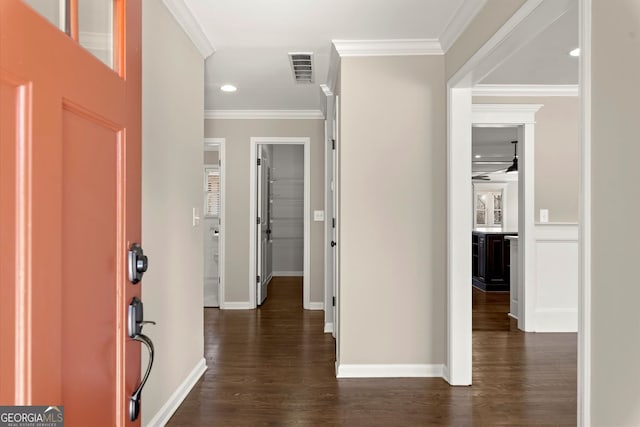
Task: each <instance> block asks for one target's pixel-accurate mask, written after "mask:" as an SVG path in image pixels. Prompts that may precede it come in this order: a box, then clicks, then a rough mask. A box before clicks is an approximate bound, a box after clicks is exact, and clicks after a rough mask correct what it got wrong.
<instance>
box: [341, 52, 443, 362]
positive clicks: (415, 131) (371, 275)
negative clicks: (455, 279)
mask: <svg viewBox="0 0 640 427" xmlns="http://www.w3.org/2000/svg"><path fill="white" fill-rule="evenodd" d="M444 65H445V64H444V57H443V56H395V57H358V58H354V57H347V58H343V59H342V63H341V89H340V93H341V98H340V103H341V139H340V162H341V163H340V180H341V181H340V236H339V239H338V244H339V245H341V246H340V258H341V261H340V303H339V310H340V313H339V314H340V325H339V328H340V330H339V334H340V340H341V343H340V350H339V351H340V354H339V360H340V364H341V365H342V364H347V365H349V364H441V363H443V362H444V357H445V330H446V329H445V325H446V323H445V322H446V319H445V306H446V299H445V288H446V259H445V256H446V250H445V248H446V155H445V150H446V140H445V129H446V127H445V124H446V115H445V114H446V109H445V105H446V104H445V78H444V71H445V68H444Z"/></svg>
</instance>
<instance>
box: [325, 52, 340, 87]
mask: <svg viewBox="0 0 640 427" xmlns="http://www.w3.org/2000/svg"><path fill="white" fill-rule="evenodd" d="M340 61H341V59H340V54H339V53H338V50H337V49H336V47H335V45H333V44H332V45H331V53H330V54H329V72H328V73H327V86H328V87H329V90H331V93H333V94H334V95H336V84H337V82H338V74H339V72H340Z"/></svg>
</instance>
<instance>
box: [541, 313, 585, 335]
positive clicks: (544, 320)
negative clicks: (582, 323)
mask: <svg viewBox="0 0 640 427" xmlns="http://www.w3.org/2000/svg"><path fill="white" fill-rule="evenodd" d="M535 325H536V332H578V310H575V309H573V310H572V309H552V308H551V309H539V310H536V320H535Z"/></svg>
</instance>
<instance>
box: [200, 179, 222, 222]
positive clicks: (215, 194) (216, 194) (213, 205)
mask: <svg viewBox="0 0 640 427" xmlns="http://www.w3.org/2000/svg"><path fill="white" fill-rule="evenodd" d="M204 179H205V183H204V185H205V190H204V215H205V217H216V218H217V217H219V216H220V169H219V168H205V171H204Z"/></svg>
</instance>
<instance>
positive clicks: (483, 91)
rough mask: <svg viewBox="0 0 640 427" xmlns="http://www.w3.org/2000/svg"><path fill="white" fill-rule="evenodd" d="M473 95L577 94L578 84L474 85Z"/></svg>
mask: <svg viewBox="0 0 640 427" xmlns="http://www.w3.org/2000/svg"><path fill="white" fill-rule="evenodd" d="M472 91H473V96H578V85H476V86H474V87H473V89H472Z"/></svg>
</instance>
